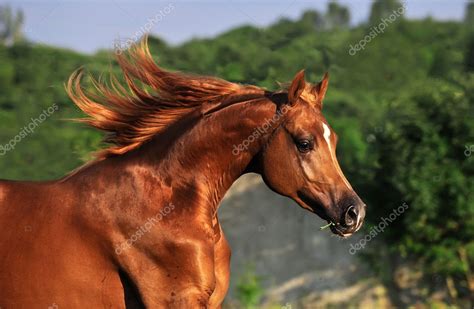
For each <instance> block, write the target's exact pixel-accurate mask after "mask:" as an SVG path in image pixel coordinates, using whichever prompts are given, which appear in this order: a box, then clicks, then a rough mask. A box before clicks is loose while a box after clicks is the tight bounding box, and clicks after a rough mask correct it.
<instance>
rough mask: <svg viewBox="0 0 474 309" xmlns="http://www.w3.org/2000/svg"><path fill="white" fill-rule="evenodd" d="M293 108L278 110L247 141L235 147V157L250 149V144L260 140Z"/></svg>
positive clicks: (233, 152)
mask: <svg viewBox="0 0 474 309" xmlns="http://www.w3.org/2000/svg"><path fill="white" fill-rule="evenodd" d="M290 109H291V107H290V106H289V105H284V106H283V107H282V108H281V109H280V110H278V111H277V112H276V113H275V114H274V115H273V117H272V118H270V119H267V120H266V121H265V123H264V124H262V125H261V126H259V127H258V128H256V129H255V130H254V131H253V132H252V134H250V135H249V137H247V138H246V139H244V140H243V141H242V143H240V144H238V145H234V147H233V148H232V154H233V155H234V156H236V155H238V154H239V153H241V152H242V151H245V150H247V149H248V148H249V146H250V144H252V143H253V142H255V141H256V140H258V139H259V138H260V137H261V136H262V135H264V134H265V133H267V132H268V129H270V128H271V127H272V126H273V125H274V124H275V123H276V122H278V121H279V120H280V118H281V117H283V116H284V115H285V114H286V113H287V112H288V111H289V110H290Z"/></svg>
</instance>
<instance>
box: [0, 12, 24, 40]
mask: <svg viewBox="0 0 474 309" xmlns="http://www.w3.org/2000/svg"><path fill="white" fill-rule="evenodd" d="M23 19H24V17H23V12H22V11H18V12H16V13H14V12H13V10H12V8H11V7H10V6H9V5H5V6H0V44H7V45H10V44H12V43H17V42H20V41H21V40H22V38H23V33H22V27H23V22H24V20H23Z"/></svg>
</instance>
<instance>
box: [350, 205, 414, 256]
mask: <svg viewBox="0 0 474 309" xmlns="http://www.w3.org/2000/svg"><path fill="white" fill-rule="evenodd" d="M407 209H408V204H407V203H406V202H403V204H402V205H400V206H398V208H395V209H394V210H393V211H392V212H391V213H390V214H389V215H388V218H387V217H381V218H380V220H381V221H380V222H379V224H377V225H376V226H374V227H372V228H371V229H370V232H369V233H368V234H365V236H364V237H363V238H361V239H359V241H358V242H356V244H355V245H353V244H351V248H350V249H349V253H350V254H352V255H354V254H356V253H357V251H359V250H361V249H364V248H365V246H366V245H367V243H368V242H370V241H371V240H372V239H374V238H375V237H377V235H378V234H379V233H383V231H384V230H385V228H386V227H387V226H388V225H389V224H390V223H392V222H393V221H395V220H396V219H397V218H398V217H399V216H401V215H402V214H403V213H404V212H405V211H406V210H407Z"/></svg>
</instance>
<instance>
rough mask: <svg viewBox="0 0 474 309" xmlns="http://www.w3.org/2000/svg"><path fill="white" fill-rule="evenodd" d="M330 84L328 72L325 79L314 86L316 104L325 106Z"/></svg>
mask: <svg viewBox="0 0 474 309" xmlns="http://www.w3.org/2000/svg"><path fill="white" fill-rule="evenodd" d="M328 84H329V73H328V72H326V73H325V74H324V76H323V79H322V80H321V81H320V82H319V83H317V84H316V85H315V86H314V87H313V93H314V94H315V95H316V104H318V105H319V106H321V107H322V106H323V100H324V97H325V96H326V90H328Z"/></svg>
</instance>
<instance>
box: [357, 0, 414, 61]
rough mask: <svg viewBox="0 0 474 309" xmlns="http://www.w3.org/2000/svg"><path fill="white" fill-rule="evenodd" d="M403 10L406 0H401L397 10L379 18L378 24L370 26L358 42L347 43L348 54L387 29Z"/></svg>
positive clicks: (361, 47)
mask: <svg viewBox="0 0 474 309" xmlns="http://www.w3.org/2000/svg"><path fill="white" fill-rule="evenodd" d="M405 11H406V2H403V3H402V5H401V6H400V7H399V8H398V9H397V10H393V11H392V14H390V15H389V16H388V17H386V18H382V19H380V23H379V24H378V25H375V26H372V27H371V28H370V31H369V33H367V34H366V35H365V36H364V38H363V39H361V40H360V41H359V42H358V43H356V44H355V45H352V44H351V45H349V47H350V48H349V55H351V56H354V55H355V54H357V52H359V51H360V50H364V49H365V46H366V45H367V44H369V43H370V42H371V41H372V40H373V39H375V38H376V37H377V36H378V35H379V34H381V33H384V32H385V29H387V27H388V26H389V25H390V24H392V23H393V22H395V21H396V20H397V19H398V18H399V17H401V16H403V15H404V14H405Z"/></svg>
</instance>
